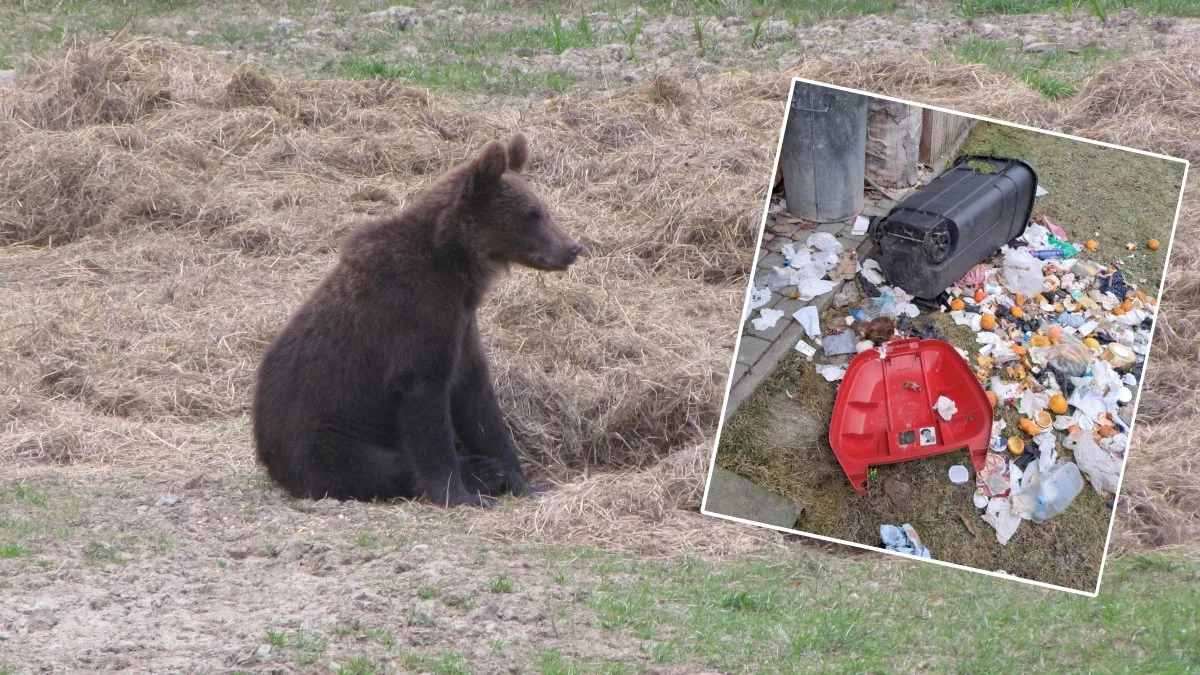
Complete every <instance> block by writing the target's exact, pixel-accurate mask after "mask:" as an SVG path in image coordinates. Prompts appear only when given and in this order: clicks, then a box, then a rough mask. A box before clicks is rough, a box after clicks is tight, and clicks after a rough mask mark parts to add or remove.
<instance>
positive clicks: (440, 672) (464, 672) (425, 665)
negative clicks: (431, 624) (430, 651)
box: [403, 650, 471, 675]
mask: <svg viewBox="0 0 1200 675" xmlns="http://www.w3.org/2000/svg"><path fill="white" fill-rule="evenodd" d="M403 663H404V665H405V666H406V667H407V668H408V669H410V670H418V671H425V672H430V673H435V674H436V675H471V666H470V664H468V663H467V659H466V658H465V657H464V656H463V655H462V654H460V653H458V652H452V651H449V650H444V651H442V652H440V653H439V654H438V655H437V657H436V658H431V657H428V656H421V655H419V654H410V655H408V656H406V657H405V658H404V659H403Z"/></svg>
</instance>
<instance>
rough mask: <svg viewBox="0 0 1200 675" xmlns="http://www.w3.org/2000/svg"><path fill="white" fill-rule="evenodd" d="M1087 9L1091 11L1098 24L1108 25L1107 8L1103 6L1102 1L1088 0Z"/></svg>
mask: <svg viewBox="0 0 1200 675" xmlns="http://www.w3.org/2000/svg"><path fill="white" fill-rule="evenodd" d="M1088 9H1090V10H1092V14H1093V15H1094V16H1095V17H1096V18H1097V19H1099V20H1100V23H1108V8H1106V7H1105V6H1104V0H1088Z"/></svg>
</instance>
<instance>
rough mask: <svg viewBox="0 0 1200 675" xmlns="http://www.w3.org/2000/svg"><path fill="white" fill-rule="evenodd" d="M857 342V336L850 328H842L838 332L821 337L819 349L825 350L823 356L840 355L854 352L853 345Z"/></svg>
mask: <svg viewBox="0 0 1200 675" xmlns="http://www.w3.org/2000/svg"><path fill="white" fill-rule="evenodd" d="M857 342H858V336H857V335H855V333H854V331H852V330H844V331H841V332H840V333H833V334H832V335H826V336H825V337H823V338H821V349H823V350H824V351H825V356H842V355H843V354H854V353H855V350H854V345H855V344H856V343H857Z"/></svg>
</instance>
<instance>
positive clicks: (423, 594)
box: [417, 586, 438, 600]
mask: <svg viewBox="0 0 1200 675" xmlns="http://www.w3.org/2000/svg"><path fill="white" fill-rule="evenodd" d="M437 596H438V589H437V586H427V587H425V588H422V589H421V591H420V592H419V593H417V597H418V598H420V599H422V600H432V599H433V598H436V597H437Z"/></svg>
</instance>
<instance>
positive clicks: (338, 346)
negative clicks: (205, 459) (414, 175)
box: [253, 133, 581, 506]
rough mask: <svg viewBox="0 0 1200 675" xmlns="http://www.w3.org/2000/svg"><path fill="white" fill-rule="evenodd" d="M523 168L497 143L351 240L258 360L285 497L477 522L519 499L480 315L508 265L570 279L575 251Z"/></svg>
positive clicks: (266, 432)
mask: <svg viewBox="0 0 1200 675" xmlns="http://www.w3.org/2000/svg"><path fill="white" fill-rule="evenodd" d="M528 158H529V146H528V142H527V141H526V139H525V137H524V136H523V135H522V134H520V133H518V134H516V135H514V136H513V138H512V140H511V141H510V142H509V144H508V146H507V147H506V146H505V145H503V144H501V143H499V142H497V141H493V142H491V143H489V144H488V145H487V146H486V147H485V148H484V149H483V151H482V152H481V153H480V154H479V156H478V157H476V158H475V159H474V160H472V161H469V162H466V163H464V164H461V165H459V166H457V167H455V168H453V169H451V170H450V171H449V172H447V173H446V175H445V176H442V177H441V178H440V179H438V181H437V182H435V183H434V184H433V185H432V186H430V187H429V189H428V190H426V191H425V192H424V193H423V194H422V195H421V196H420V197H419V198H418V200H417V201H416V202H415V203H414V204H413V205H411V206H409V207H408V208H406V209H404V210H403V211H402V212H401V213H400V214H398V215H396V216H393V217H390V218H386V219H382V220H378V221H376V222H372V223H368V224H366V225H364V226H362V227H360V228H359V229H357V230H356V231H354V232H353V233H351V234H350V235H349V236H348V237H347V238H346V241H345V242H344V243H343V244H342V248H341V256H340V259H339V261H338V263H337V265H336V266H335V267H334V269H333V270H332V271H331V272H330V274H329V276H328V277H326V278H325V280H324V281H323V282H322V283H321V284H320V286H318V287H317V288H316V290H315V291H314V292H313V293H312V295H311V296H310V297H309V298H308V300H307V301H306V302H305V303H304V304H303V305H302V306H301V307H300V309H299V310H298V311H297V312H296V314H295V315H294V316H293V317H292V318H291V320H290V321H289V322H288V324H287V325H286V326H285V327H284V329H283V331H282V332H280V334H279V335H278V337H276V338H275V340H274V342H272V343H271V345H270V346H269V347H268V348H267V351H266V354H265V355H264V357H263V361H262V364H261V365H260V366H259V370H258V386H257V390H256V391H255V397H254V413H253V414H254V441H255V445H256V448H257V452H258V459H259V461H260V462H262V463H263V464H264V465H265V466H266V468H267V472H268V473H269V474H270V476H271V478H272V479H273V480H275V481H276V482H277V483H279V484H280V485H282V486H283V487H284V488H286V489H287V490H288V491H289V492H290V493H291V494H292V495H294V496H297V497H311V498H321V497H332V498H336V499H364V500H369V499H387V498H392V497H406V498H415V497H419V496H425V497H427V498H428V499H430V500H431V501H433V502H435V503H438V504H444V505H449V506H453V505H458V504H473V505H480V504H482V505H485V506H486V505H490V504H492V503H494V501H495V500H493V499H491V497H490V496H496V495H500V494H503V493H504V492H506V491H510V492H512V493H513V494H517V495H520V494H522V493H524V492H526V485H525V477H524V474H523V473H522V471H521V467H520V465H519V463H518V461H517V453H516V449H515V447H514V445H513V441H512V438H511V436H510V435H509V433H508V430H507V428H506V427H505V425H504V421H503V418H502V416H501V412H500V407H499V405H498V404H497V402H496V395H495V392H494V390H493V388H492V378H491V374H490V373H489V371H488V365H487V359H486V356H485V354H484V350H483V346H482V343H481V342H480V338H479V330H478V325H477V323H476V318H475V311H476V308H477V307H478V306H479V303H480V301H481V300H482V299H483V297H484V294H485V292H486V290H487V288H488V285H489V283H490V282H491V281H492V280H493V279H494V278H495V277H496V275H497V274H499V273H500V272H502V271H503V270H505V269H507V266H508V264H509V263H517V264H521V265H525V266H528V267H532V268H535V269H539V270H547V271H550V270H565V269H566V268H567V267H568V266H569V265H570V264H571V263H572V262H574V260H575V258H576V257H577V256H578V255H579V252H580V250H581V246H580V245H579V243H578V242H577V241H575V240H574V239H573V238H572V237H571V236H570V235H568V234H567V233H566V232H564V231H563V230H562V229H561V228H559V227H558V225H557V224H555V222H554V220H553V219H552V218H551V217H550V214H549V213H548V212H547V209H546V205H545V204H544V203H543V202H542V200H541V199H539V198H538V197H537V195H536V194H534V192H533V190H532V189H531V188H530V187H529V185H528V184H527V183H526V182H525V180H524V179H523V178H522V177H521V175H520V174H521V172H522V170H523V169H524V168H525V164H526V163H527V161H528ZM456 437H457V439H458V441H459V443H460V445H461V446H462V448H463V450H464V452H463V456H462V457H461V458H460V456H459V454H458V453H457V451H456V448H455V438H456Z"/></svg>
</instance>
